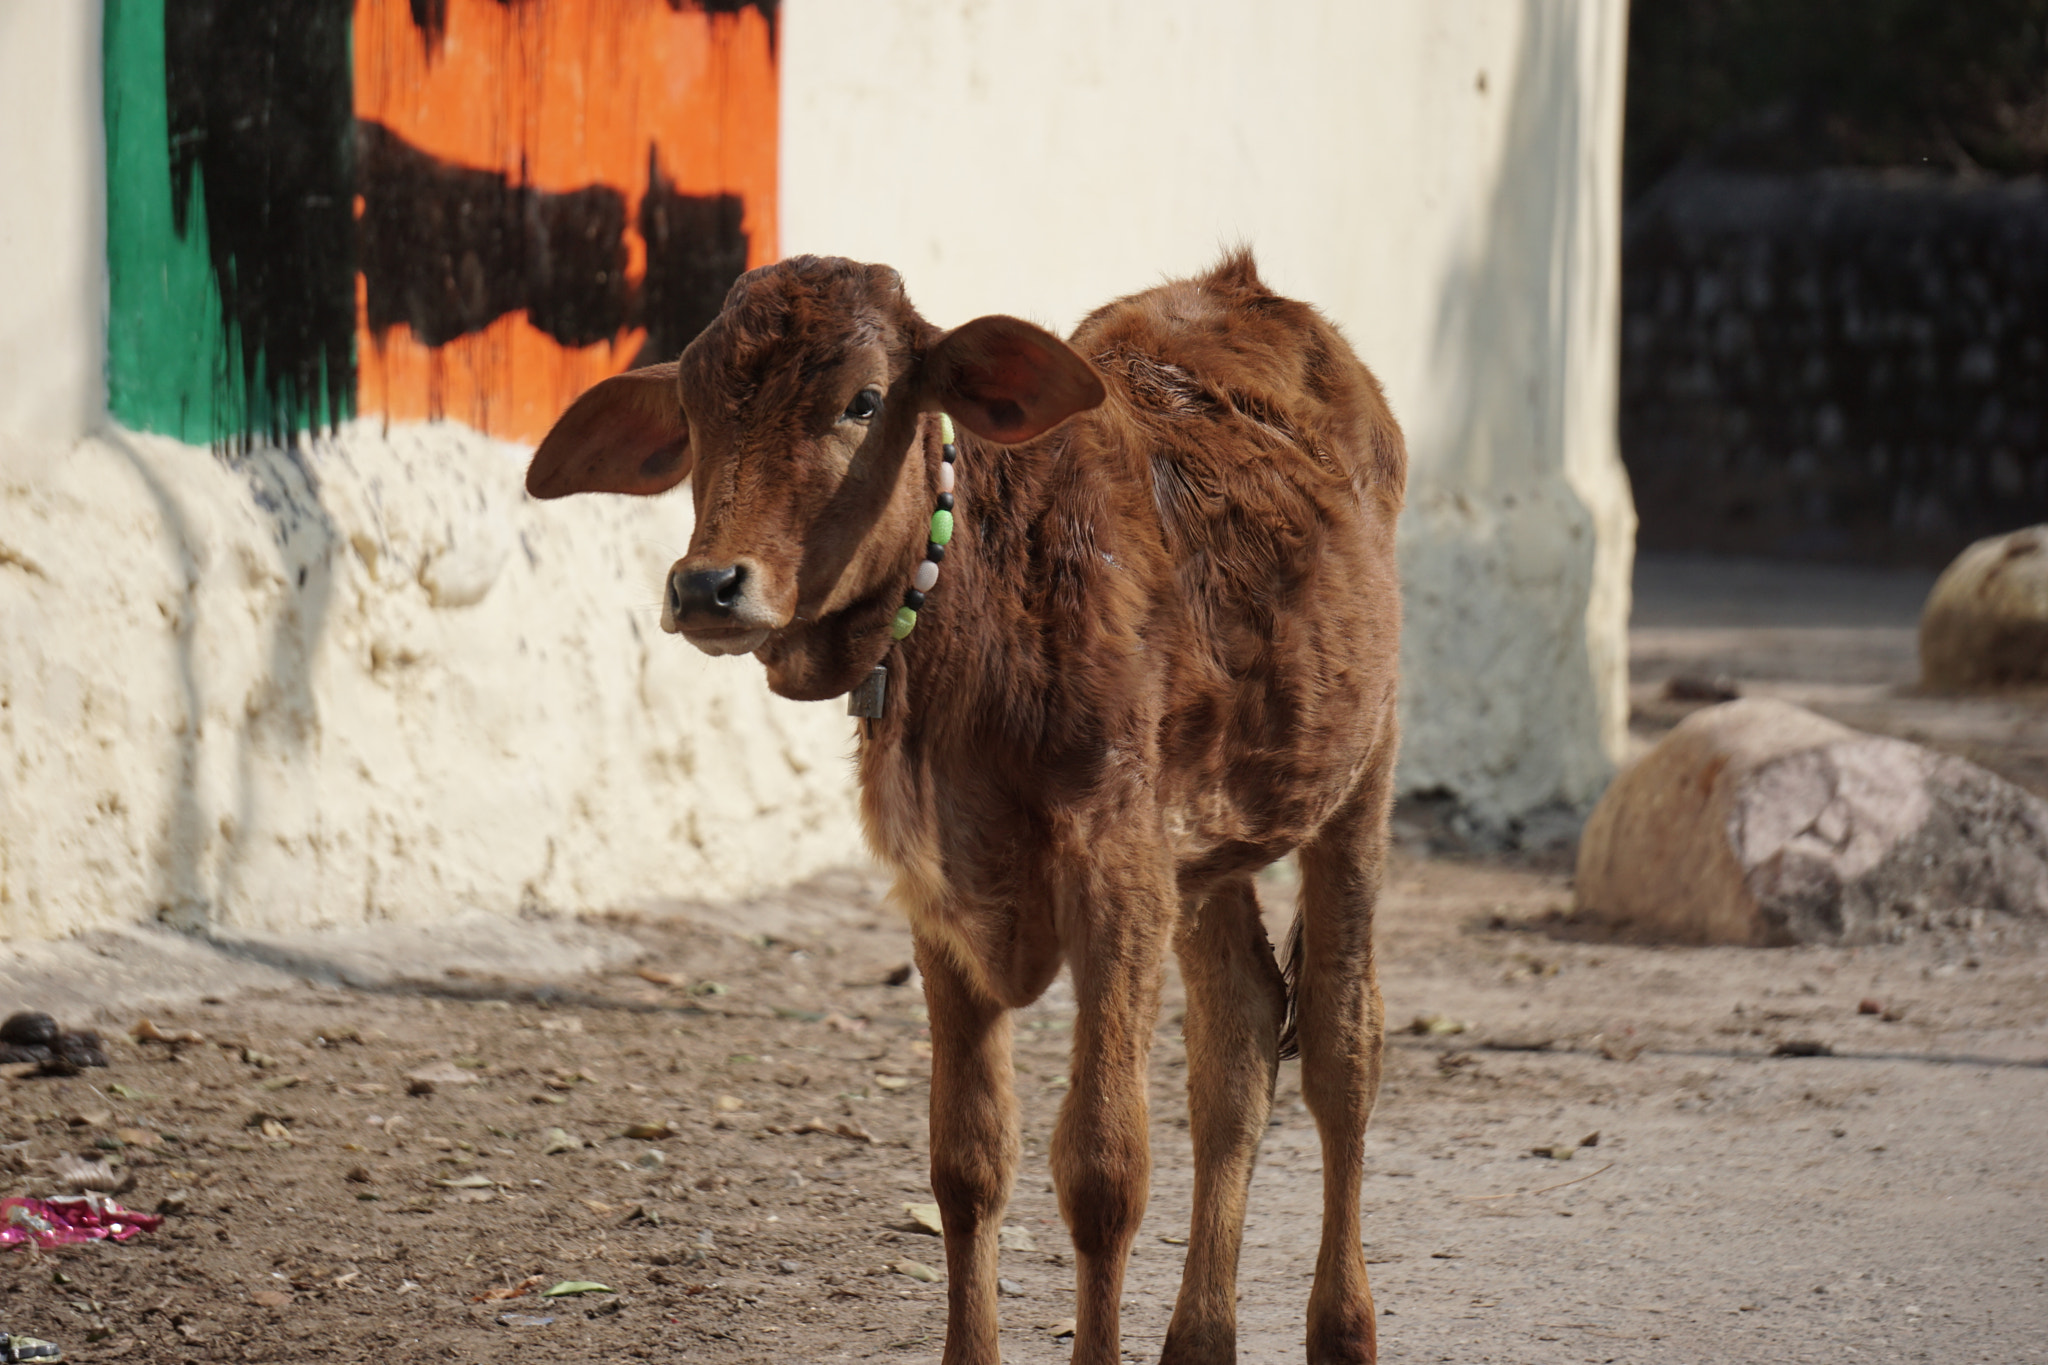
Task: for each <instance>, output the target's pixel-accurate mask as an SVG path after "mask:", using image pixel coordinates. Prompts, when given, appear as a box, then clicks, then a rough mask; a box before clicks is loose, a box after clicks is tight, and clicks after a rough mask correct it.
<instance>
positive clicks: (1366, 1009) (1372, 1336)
mask: <svg viewBox="0 0 2048 1365" xmlns="http://www.w3.org/2000/svg"><path fill="white" fill-rule="evenodd" d="M1392 775H1393V764H1392V763H1391V762H1389V763H1386V764H1383V765H1381V766H1380V767H1379V769H1378V770H1377V771H1376V772H1375V773H1374V775H1373V776H1372V777H1370V778H1368V779H1367V781H1366V782H1365V784H1364V785H1363V787H1362V788H1361V790H1360V791H1359V792H1358V793H1357V794H1356V795H1354V796H1353V798H1352V800H1351V802H1350V803H1349V805H1347V806H1346V807H1345V809H1344V810H1342V811H1340V812H1339V813H1338V814H1337V815H1336V816H1335V817H1333V818H1332V819H1331V820H1330V822H1329V823H1328V824H1327V825H1325V826H1324V828H1323V829H1322V830H1321V831H1319V832H1318V834H1317V836H1316V839H1315V841H1314V842H1313V843H1311V844H1309V845H1307V846H1305V847H1304V848H1303V849H1302V850H1301V910H1300V915H1301V924H1300V934H1301V941H1300V944H1299V947H1298V952H1299V954H1300V956H1299V958H1298V966H1297V969H1296V970H1297V975H1296V978H1295V1008H1296V1032H1297V1036H1298V1038H1299V1040H1300V1044H1301V1093H1302V1098H1303V1099H1304V1100H1306V1101H1307V1103H1308V1107H1309V1112H1310V1113H1312V1114H1314V1115H1315V1120H1316V1129H1317V1132H1318V1134H1319V1135H1320V1136H1321V1138H1322V1147H1323V1241H1322V1249H1321V1251H1320V1252H1319V1253H1318V1254H1317V1256H1316V1278H1315V1288H1314V1289H1313V1290H1311V1291H1310V1294H1309V1301H1308V1359H1309V1365H1370V1362H1373V1361H1375V1360H1377V1359H1378V1358H1379V1346H1378V1334H1377V1331H1376V1327H1377V1324H1376V1322H1375V1320H1374V1317H1373V1303H1372V1291H1371V1288H1370V1287H1369V1286H1368V1284H1367V1282H1366V1273H1365V1250H1364V1247H1363V1245H1362V1244H1361V1242H1360V1229H1359V1213H1358V1189H1359V1181H1360V1178H1361V1177H1362V1175H1363V1174H1364V1169H1365V1125H1366V1121H1367V1120H1368V1119H1370V1118H1371V1117H1372V1105H1373V1099H1374V1097H1375V1096H1377V1095H1378V1093H1379V1088H1380V1046H1381V1039H1382V1036H1383V1034H1384V1032H1385V1018H1384V1011H1383V1007H1382V1005H1381V1003H1380V987H1379V971H1378V967H1377V964H1376V963H1375V962H1374V960H1373V947H1372V918H1373V906H1374V902H1375V901H1376V899H1377V898H1378V895H1379V884H1380V875H1381V871H1382V868H1383V866H1384V864H1385V861H1386V850H1387V804H1388V799H1389V793H1390V786H1391V782H1390V779H1391V778H1392Z"/></svg>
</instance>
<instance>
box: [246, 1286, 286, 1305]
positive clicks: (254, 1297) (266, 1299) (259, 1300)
mask: <svg viewBox="0 0 2048 1365" xmlns="http://www.w3.org/2000/svg"><path fill="white" fill-rule="evenodd" d="M291 1301H292V1296H291V1295H289V1294H287V1293H285V1292H284V1291H283V1290H281V1289H259V1290H257V1291H256V1292H255V1293H253V1294H251V1295H250V1296H249V1302H251V1303H253V1304H255V1305H256V1306H257V1307H258V1308H283V1307H284V1306H285V1305H286V1304H289V1303H290V1302H291Z"/></svg>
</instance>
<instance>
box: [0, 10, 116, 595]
mask: <svg viewBox="0 0 2048 1365" xmlns="http://www.w3.org/2000/svg"><path fill="white" fill-rule="evenodd" d="M101 152H102V147H101V137H100V13H99V6H98V5H97V4H93V3H87V2H82V0H0V186H4V187H5V188H4V189H0V481H6V480H13V481H14V482H17V483H21V482H26V481H27V479H28V478H29V477H31V475H32V474H34V473H35V472H36V471H37V470H38V469H40V468H42V467H44V466H45V465H46V464H47V463H48V462H49V461H50V460H52V459H53V458H55V456H56V455H57V454H58V453H59V452H61V451H63V450H64V448H65V447H66V446H67V445H68V444H69V443H70V442H71V441H73V440H76V439H77V438H78V437H79V436H80V435H81V434H82V433H83V432H84V431H85V430H86V429H87V427H88V426H90V425H91V424H92V423H93V422H94V421H96V420H98V417H99V414H100V412H101V410H102V409H103V408H104V406H105V385H104V383H103V381H102V379H101V365H102V356H103V354H104V352H105V349H106V341H105V328H106V293H107V291H106V283H105V278H106V228H105V210H104V208H103V203H104V199H105V195H104V188H103V183H102V179H103V178H102V175H101ZM0 572H4V568H0Z"/></svg>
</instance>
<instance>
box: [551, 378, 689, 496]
mask: <svg viewBox="0 0 2048 1365" xmlns="http://www.w3.org/2000/svg"><path fill="white" fill-rule="evenodd" d="M689 474H690V425H689V423H688V422H686V421H685V420H684V419H683V406H682V403H681V401H680V400H679V399H678V398H677V396H676V367H675V362H673V361H671V362H669V363H668V364H666V365H649V366H648V367H647V368H646V369H644V370H628V371H626V373H624V374H615V375H613V376H612V377H611V378H610V379H607V380H605V381H603V382H602V383H599V384H596V385H593V386H592V387H591V388H590V389H589V390H587V391H586V392H585V393H584V395H583V396H582V397H581V398H578V399H577V400H576V401H575V402H574V403H571V404H570V405H569V410H568V411H567V412H565V413H563V414H562V415H561V417H560V418H559V419H558V420H557V421H556V422H555V426H554V430H552V431H550V432H549V433H548V434H547V439H546V440H544V441H542V442H541V443H540V449H539V450H536V451H534V452H533V463H532V464H530V465H528V466H527V467H526V491H527V492H529V493H531V494H532V495H533V496H534V497H536V498H561V497H567V496H568V495H569V494H571V493H637V494H639V495H640V496H642V497H650V496H652V495H653V494H656V493H665V492H667V491H668V490H669V489H671V488H674V487H675V486H676V485H677V484H679V483H681V482H682V481H683V480H684V479H686V478H688V477H689Z"/></svg>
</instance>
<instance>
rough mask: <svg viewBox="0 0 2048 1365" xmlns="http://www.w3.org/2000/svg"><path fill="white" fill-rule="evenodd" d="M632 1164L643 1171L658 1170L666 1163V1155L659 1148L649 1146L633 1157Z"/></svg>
mask: <svg viewBox="0 0 2048 1365" xmlns="http://www.w3.org/2000/svg"><path fill="white" fill-rule="evenodd" d="M633 1164H634V1165H635V1166H638V1167H639V1168H640V1169H641V1170H643V1171H658V1170H660V1169H661V1168H662V1167H663V1166H665V1165H667V1164H668V1156H667V1154H666V1153H664V1152H662V1151H661V1150H660V1149H659V1148H655V1147H650V1148H648V1149H647V1150H646V1151H644V1152H642V1153H641V1154H640V1155H639V1156H638V1157H636V1158H634V1161H633Z"/></svg>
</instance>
